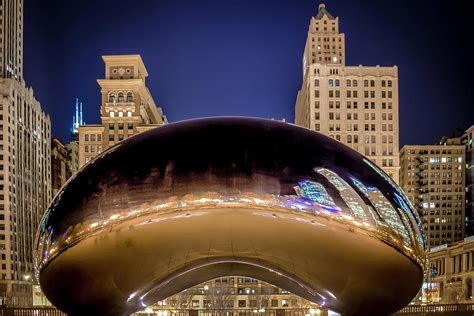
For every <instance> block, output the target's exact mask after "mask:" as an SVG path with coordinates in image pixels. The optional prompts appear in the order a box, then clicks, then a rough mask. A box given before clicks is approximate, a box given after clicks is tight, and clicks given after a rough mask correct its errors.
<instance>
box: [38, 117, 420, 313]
mask: <svg viewBox="0 0 474 316" xmlns="http://www.w3.org/2000/svg"><path fill="white" fill-rule="evenodd" d="M420 226H421V225H420V220H419V217H418V215H417V214H416V212H415V211H414V210H413V208H412V207H411V205H410V203H409V202H408V200H407V198H406V197H405V195H404V194H403V192H402V191H401V190H400V189H399V187H398V186H397V185H396V184H394V183H393V181H392V180H391V179H390V178H389V177H388V176H387V175H386V174H385V173H384V172H382V171H381V170H380V169H379V168H378V167H377V166H376V165H374V164H373V163H371V162H370V161H369V160H367V159H366V158H364V157H363V156H362V155H360V154H358V153H357V152H355V151H353V150H351V149H349V148H348V147H346V146H344V145H342V144H340V143H338V142H337V141H335V140H332V139H330V138H328V137H326V136H323V135H321V134H319V133H316V132H312V131H310V130H307V129H304V128H300V127H297V126H294V125H291V124H286V123H282V122H278V121H270V120H263V119H253V118H205V119H196V120H189V121H183V122H178V123H173V124H169V125H165V126H163V127H160V128H157V129H154V130H151V131H148V132H145V133H142V134H139V135H137V136H134V137H132V138H129V139H126V140H124V141H122V142H121V143H119V144H117V145H116V146H114V147H112V148H110V149H109V150H107V151H105V152H103V153H102V154H100V155H99V156H98V157H97V158H96V159H94V160H92V161H91V162H89V163H88V164H87V165H86V166H85V167H84V168H82V169H81V170H80V171H79V172H78V173H77V174H76V175H75V176H73V178H72V179H70V181H69V182H68V183H67V184H66V185H65V186H64V187H63V188H62V190H61V191H60V192H59V193H58V195H57V196H56V197H55V198H54V200H53V202H52V204H51V206H50V208H49V209H48V211H47V212H46V214H45V215H44V218H43V220H42V222H41V227H40V229H39V232H38V236H37V243H36V254H35V261H36V271H37V275H36V276H37V278H38V279H39V281H40V284H41V287H42V289H43V291H44V293H45V294H46V296H47V297H48V299H49V300H50V301H51V302H52V303H53V304H54V305H55V306H57V307H58V308H60V309H61V310H63V311H65V312H67V313H69V314H71V315H93V314H94V315H125V314H128V313H132V312H134V311H137V310H139V309H142V308H144V307H145V306H147V305H150V304H153V303H155V302H157V301H158V300H162V299H164V298H166V297H168V296H171V295H173V294H176V293H178V292H180V291H182V290H184V289H186V288H189V287H191V286H194V285H197V284H199V283H201V282H204V281H206V280H209V279H213V278H217V277H224V276H232V275H242V276H248V277H253V278H256V279H260V280H262V281H265V282H268V283H272V284H274V285H276V286H279V287H281V288H284V289H286V290H288V291H290V292H292V293H294V294H296V295H299V296H301V297H304V298H306V299H308V300H310V301H312V302H315V303H317V304H320V305H322V306H326V307H328V308H330V309H332V310H335V311H339V312H341V313H343V314H345V315H362V314H364V315H386V314H389V313H391V312H394V311H396V310H397V309H399V308H401V307H403V306H404V305H406V304H408V303H409V301H410V300H411V299H412V298H413V297H414V296H415V295H416V293H417V292H418V290H419V288H420V286H421V283H422V279H423V263H424V262H423V258H424V244H423V243H424V241H423V238H422V234H421V232H420Z"/></svg>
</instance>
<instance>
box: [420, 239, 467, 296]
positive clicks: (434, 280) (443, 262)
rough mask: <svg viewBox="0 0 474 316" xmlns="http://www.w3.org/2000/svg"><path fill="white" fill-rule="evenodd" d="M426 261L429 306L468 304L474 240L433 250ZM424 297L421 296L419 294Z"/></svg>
mask: <svg viewBox="0 0 474 316" xmlns="http://www.w3.org/2000/svg"><path fill="white" fill-rule="evenodd" d="M428 257H429V259H430V279H429V280H428V281H429V284H428V285H429V286H425V288H426V292H428V294H429V295H425V296H427V301H428V302H431V303H438V302H439V303H447V304H452V303H472V301H473V295H474V293H473V291H472V282H473V280H474V239H472V237H468V238H466V239H464V241H460V242H457V243H455V244H452V245H450V246H447V245H442V246H437V247H433V248H432V249H431V251H430V252H429V253H428ZM423 294H425V293H423Z"/></svg>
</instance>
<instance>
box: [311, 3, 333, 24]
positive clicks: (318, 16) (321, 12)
mask: <svg viewBox="0 0 474 316" xmlns="http://www.w3.org/2000/svg"><path fill="white" fill-rule="evenodd" d="M324 16H327V17H328V18H329V19H330V20H335V17H334V16H333V15H332V14H331V13H329V12H328V10H326V5H325V4H324V3H321V4H320V5H319V7H318V14H316V16H315V18H316V19H318V20H320V19H322V18H323V17H324Z"/></svg>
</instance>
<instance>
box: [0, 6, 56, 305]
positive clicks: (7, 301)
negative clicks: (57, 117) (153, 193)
mask: <svg viewBox="0 0 474 316" xmlns="http://www.w3.org/2000/svg"><path fill="white" fill-rule="evenodd" d="M23 11H24V7H23V1H22V0H10V1H0V255H1V260H0V262H1V266H0V272H1V279H0V305H10V306H29V305H31V303H32V286H31V281H32V274H33V243H34V237H35V234H36V229H37V227H38V226H39V221H40V219H41V216H42V215H43V213H44V211H45V209H46V207H47V205H48V204H49V201H50V197H51V160H50V154H51V153H50V144H51V121H50V117H49V115H47V114H45V113H44V112H43V110H42V109H41V105H40V103H39V102H38V101H37V100H36V99H35V97H34V95H33V90H32V89H31V88H28V87H27V86H26V84H25V81H24V79H23Z"/></svg>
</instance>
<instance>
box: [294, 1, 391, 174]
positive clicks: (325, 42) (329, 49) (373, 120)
mask: <svg viewBox="0 0 474 316" xmlns="http://www.w3.org/2000/svg"><path fill="white" fill-rule="evenodd" d="M345 60H346V57H345V37H344V34H343V33H340V32H339V19H338V18H337V17H336V18H335V17H333V16H332V15H331V14H330V13H329V12H328V11H327V10H326V7H325V6H324V5H323V4H321V5H320V6H319V10H318V13H317V15H316V16H315V17H312V18H311V21H310V25H309V30H308V37H307V40H306V46H305V50H304V55H303V63H302V66H303V83H302V86H301V89H300V90H299V91H298V95H297V98H296V106H295V123H296V124H297V125H300V126H304V127H306V128H309V129H312V130H315V131H317V132H320V133H323V134H325V135H328V136H329V137H332V138H334V139H336V140H338V141H340V142H342V143H344V144H345V145H347V146H349V147H351V148H353V149H354V150H356V151H358V152H360V153H361V154H363V155H365V156H366V157H367V158H368V159H370V160H371V161H372V162H374V163H375V164H377V165H378V166H380V167H381V168H382V169H383V170H384V171H385V172H386V173H387V174H388V175H389V176H390V177H392V179H393V180H395V182H397V183H398V174H399V168H400V167H399V140H398V138H399V133H398V130H399V127H398V68H397V66H393V67H380V66H374V67H365V66H361V65H359V66H346V65H345Z"/></svg>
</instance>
